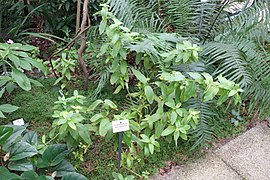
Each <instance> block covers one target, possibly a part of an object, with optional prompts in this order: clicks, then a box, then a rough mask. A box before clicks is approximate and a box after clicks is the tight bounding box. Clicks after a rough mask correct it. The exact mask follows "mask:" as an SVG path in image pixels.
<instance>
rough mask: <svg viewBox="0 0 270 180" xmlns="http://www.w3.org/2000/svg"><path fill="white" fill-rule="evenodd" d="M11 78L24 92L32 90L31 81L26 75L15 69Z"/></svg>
mask: <svg viewBox="0 0 270 180" xmlns="http://www.w3.org/2000/svg"><path fill="white" fill-rule="evenodd" d="M11 76H12V78H13V79H14V80H15V82H16V83H17V84H18V85H19V86H20V87H21V88H22V89H23V90H25V91H29V90H30V89H31V84H30V80H29V79H28V77H27V76H26V75H25V74H24V73H22V72H21V71H19V70H18V69H15V68H13V69H12V73H11Z"/></svg>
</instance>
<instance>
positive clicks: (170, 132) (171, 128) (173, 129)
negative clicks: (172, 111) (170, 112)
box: [161, 125, 175, 136]
mask: <svg viewBox="0 0 270 180" xmlns="http://www.w3.org/2000/svg"><path fill="white" fill-rule="evenodd" d="M174 131H175V127H174V126H171V125H170V126H169V127H167V128H166V129H165V130H164V131H163V132H162V133H161V136H168V135H170V134H172V133H173V132H174Z"/></svg>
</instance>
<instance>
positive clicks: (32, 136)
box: [23, 131, 38, 146]
mask: <svg viewBox="0 0 270 180" xmlns="http://www.w3.org/2000/svg"><path fill="white" fill-rule="evenodd" d="M23 141H24V142H27V143H29V144H31V145H32V146H37V145H38V136H37V133H36V132H35V131H29V132H27V133H26V134H25V135H24V136H23Z"/></svg>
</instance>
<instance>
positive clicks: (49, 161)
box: [38, 144, 69, 168]
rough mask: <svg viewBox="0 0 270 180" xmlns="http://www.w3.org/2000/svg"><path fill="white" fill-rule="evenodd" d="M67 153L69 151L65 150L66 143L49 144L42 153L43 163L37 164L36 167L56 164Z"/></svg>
mask: <svg viewBox="0 0 270 180" xmlns="http://www.w3.org/2000/svg"><path fill="white" fill-rule="evenodd" d="M68 154H69V151H68V150H67V145H65V144H52V145H49V146H48V147H47V148H46V149H45V151H44V153H43V155H42V161H43V163H42V164H38V167H39V168H44V167H48V166H56V165H58V164H59V163H61V162H62V161H63V160H64V159H65V157H66V156H67V155H68Z"/></svg>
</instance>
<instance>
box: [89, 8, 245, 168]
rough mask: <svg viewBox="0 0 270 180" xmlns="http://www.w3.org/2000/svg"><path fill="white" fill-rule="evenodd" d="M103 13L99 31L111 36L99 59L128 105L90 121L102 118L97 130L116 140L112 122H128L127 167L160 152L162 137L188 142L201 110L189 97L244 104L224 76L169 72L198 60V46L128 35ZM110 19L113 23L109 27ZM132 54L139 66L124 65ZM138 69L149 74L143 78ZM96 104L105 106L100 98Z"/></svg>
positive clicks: (219, 102)
mask: <svg viewBox="0 0 270 180" xmlns="http://www.w3.org/2000/svg"><path fill="white" fill-rule="evenodd" d="M99 14H101V15H102V19H103V20H102V22H101V24H100V28H99V30H100V33H101V34H102V33H104V32H105V34H106V36H108V43H105V44H103V46H102V47H101V54H100V56H103V57H105V58H106V61H105V62H106V63H107V64H108V65H109V66H110V68H111V69H112V72H111V78H110V82H111V84H113V85H114V84H116V85H118V87H117V88H116V90H115V92H114V93H118V92H119V91H120V90H121V89H122V88H126V90H127V92H128V94H127V96H128V97H129V98H130V105H129V107H128V108H127V109H124V110H123V111H122V112H121V113H120V114H114V117H113V118H110V119H108V118H107V117H105V119H103V117H104V116H102V115H99V114H96V115H95V116H93V117H92V118H91V119H90V121H92V122H95V121H96V120H100V119H101V120H100V121H101V123H100V126H99V127H100V130H102V129H104V130H102V132H101V131H100V133H99V135H102V136H106V138H112V136H111V135H109V132H110V131H109V128H110V121H114V120H121V119H128V120H129V122H130V131H127V132H125V133H124V136H123V142H124V143H125V145H126V146H127V148H126V151H125V153H123V157H124V158H123V159H124V162H123V163H127V166H128V167H131V166H132V164H134V163H133V161H135V160H136V161H137V160H138V159H143V158H146V157H148V156H150V155H152V154H154V152H155V151H159V150H160V144H159V142H158V141H159V139H161V138H162V137H165V138H166V139H167V140H174V142H175V145H176V146H177V144H178V141H179V139H180V138H181V139H184V140H187V139H188V137H187V135H188V132H189V131H190V129H191V128H193V129H196V125H197V124H198V121H199V117H200V111H199V110H196V109H194V108H188V107H186V106H185V105H184V104H185V102H187V101H188V100H189V99H192V98H197V97H198V98H199V99H201V100H202V101H203V102H207V101H210V100H216V104H217V106H220V105H221V104H222V103H224V102H225V101H227V100H228V99H230V98H231V97H233V99H232V100H233V101H234V104H235V105H236V104H238V103H239V102H240V101H241V98H240V96H239V94H238V93H239V92H242V89H240V88H239V85H236V84H235V83H233V82H231V81H229V80H227V79H225V78H224V77H222V76H218V77H217V79H218V81H214V79H213V77H212V76H211V75H209V74H208V73H197V72H188V73H186V76H184V75H183V74H182V73H180V72H176V71H173V70H172V69H171V68H170V67H171V66H172V65H176V64H179V63H183V62H194V61H197V60H198V51H199V50H200V48H199V47H197V46H196V45H194V44H192V43H190V42H188V41H182V39H179V38H177V36H175V35H172V36H170V35H167V34H165V35H164V36H166V35H167V37H166V39H165V38H163V41H161V42H158V40H159V38H160V39H162V38H161V37H162V35H161V34H160V36H158V35H152V36H147V35H144V34H139V33H134V32H130V31H129V29H128V28H126V27H124V26H122V23H121V22H120V21H119V20H117V19H116V18H115V17H114V16H113V15H112V14H111V13H110V12H109V11H108V7H107V6H106V5H103V9H102V10H101V11H100V12H99ZM110 19H111V20H112V24H108V23H109V22H110ZM164 39H165V40H164ZM167 39H169V40H167ZM131 52H134V53H136V60H135V61H136V62H135V63H136V65H137V67H136V65H135V64H127V63H126V54H128V53H131ZM141 62H143V65H142V64H140V63H141ZM139 69H144V70H146V71H148V70H149V71H150V72H148V73H145V74H147V76H145V75H144V74H143V73H142V71H143V70H142V71H140V70H139ZM154 70H157V71H154ZM131 75H134V76H135V77H136V79H137V81H138V82H137V83H136V88H135V89H132V92H130V90H129V86H128V84H127V83H128V82H129V77H130V76H131ZM215 97H217V99H214V98H215ZM96 102H97V103H101V101H99V100H98V101H96ZM93 119H94V121H93ZM92 124H93V123H92ZM93 125H95V124H93ZM101 127H102V128H101Z"/></svg>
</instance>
